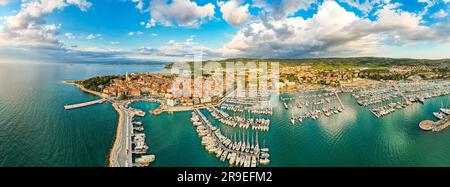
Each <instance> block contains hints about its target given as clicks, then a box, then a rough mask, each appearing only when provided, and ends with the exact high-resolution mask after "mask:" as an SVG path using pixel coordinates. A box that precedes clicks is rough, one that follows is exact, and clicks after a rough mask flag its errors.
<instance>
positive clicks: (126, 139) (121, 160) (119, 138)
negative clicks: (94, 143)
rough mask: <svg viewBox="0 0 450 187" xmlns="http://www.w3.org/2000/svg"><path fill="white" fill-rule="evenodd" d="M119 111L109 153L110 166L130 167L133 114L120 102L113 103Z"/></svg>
mask: <svg viewBox="0 0 450 187" xmlns="http://www.w3.org/2000/svg"><path fill="white" fill-rule="evenodd" d="M113 106H114V108H115V109H116V110H117V112H118V113H119V122H118V126H117V134H116V140H115V141H114V145H113V148H112V150H111V153H110V166H111V167H132V166H133V164H132V153H131V132H132V124H131V123H132V119H133V116H132V114H131V113H130V111H128V110H127V109H126V108H124V107H123V106H122V105H120V104H116V103H114V104H113Z"/></svg>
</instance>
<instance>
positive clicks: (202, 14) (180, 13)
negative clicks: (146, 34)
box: [149, 0, 215, 28]
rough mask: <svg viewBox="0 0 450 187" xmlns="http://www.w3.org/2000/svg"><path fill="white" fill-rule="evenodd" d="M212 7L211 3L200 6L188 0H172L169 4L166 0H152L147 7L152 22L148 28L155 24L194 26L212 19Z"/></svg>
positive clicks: (213, 7)
mask: <svg viewBox="0 0 450 187" xmlns="http://www.w3.org/2000/svg"><path fill="white" fill-rule="evenodd" d="M214 9H215V6H214V5H213V4H211V3H208V4H206V5H203V6H201V5H197V3H196V2H193V1H190V0H172V1H171V2H170V3H169V4H168V2H167V1H166V0H153V1H152V2H151V4H150V8H149V10H150V15H151V17H152V19H151V20H153V22H152V21H151V22H149V23H150V24H149V28H150V27H152V26H154V25H155V24H161V25H164V26H181V27H194V28H195V27H198V26H199V25H200V24H202V23H203V22H204V21H206V20H209V19H212V18H213V17H214V13H215V12H214Z"/></svg>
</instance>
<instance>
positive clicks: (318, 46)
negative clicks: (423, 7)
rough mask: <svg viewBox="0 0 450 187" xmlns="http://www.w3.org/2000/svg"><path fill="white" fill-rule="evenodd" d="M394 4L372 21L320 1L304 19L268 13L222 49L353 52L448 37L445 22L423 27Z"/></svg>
mask: <svg viewBox="0 0 450 187" xmlns="http://www.w3.org/2000/svg"><path fill="white" fill-rule="evenodd" d="M399 6H400V5H399V4H396V3H394V4H387V5H385V6H384V7H382V8H381V9H379V10H377V12H376V13H375V16H376V17H377V18H376V20H369V19H367V18H361V17H358V16H357V15H356V14H355V13H353V12H350V11H347V10H345V9H344V8H343V7H341V6H340V5H339V4H338V3H336V2H335V1H324V2H323V3H322V4H321V5H320V6H319V8H318V11H317V13H316V14H314V15H313V16H312V18H309V19H304V18H302V17H287V18H283V19H275V18H273V17H272V18H271V17H269V18H265V19H261V20H260V21H259V22H255V23H252V24H250V25H248V26H245V27H242V28H241V29H240V30H239V31H238V32H237V34H236V35H234V36H233V38H232V40H231V41H230V42H229V43H227V44H226V45H225V47H224V48H223V51H222V52H223V53H224V54H228V55H230V54H231V56H249V57H264V58H269V57H272V58H301V57H315V56H317V57H319V56H320V57H324V56H358V55H373V54H376V52H377V51H378V50H379V49H380V48H382V47H384V46H386V45H402V44H403V43H404V42H406V43H414V42H427V41H439V40H440V41H448V40H449V35H448V34H444V35H443V33H442V31H444V30H445V29H446V27H448V26H447V25H448V24H441V25H439V26H440V27H441V28H439V29H437V26H438V25H436V26H433V27H428V26H423V25H421V17H420V16H419V15H417V14H414V13H409V12H406V11H403V10H399V9H398V7H399ZM437 31H441V32H440V33H439V32H437ZM447 31H448V29H447Z"/></svg>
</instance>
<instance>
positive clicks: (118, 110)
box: [108, 103, 124, 167]
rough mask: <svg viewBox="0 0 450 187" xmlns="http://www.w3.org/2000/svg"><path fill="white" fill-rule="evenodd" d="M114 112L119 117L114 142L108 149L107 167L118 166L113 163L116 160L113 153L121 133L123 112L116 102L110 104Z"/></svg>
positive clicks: (115, 150)
mask: <svg viewBox="0 0 450 187" xmlns="http://www.w3.org/2000/svg"><path fill="white" fill-rule="evenodd" d="M112 106H113V107H114V109H115V110H116V112H117V113H118V114H119V119H118V120H117V130H116V136H115V138H114V143H113V145H112V147H111V150H110V151H109V156H108V167H119V165H118V164H115V162H117V158H116V155H115V154H114V153H116V152H117V149H118V144H119V142H120V135H121V134H122V128H123V125H124V113H123V111H122V110H120V108H119V106H118V105H117V104H115V103H114V104H112Z"/></svg>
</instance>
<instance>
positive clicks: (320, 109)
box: [280, 92, 345, 125]
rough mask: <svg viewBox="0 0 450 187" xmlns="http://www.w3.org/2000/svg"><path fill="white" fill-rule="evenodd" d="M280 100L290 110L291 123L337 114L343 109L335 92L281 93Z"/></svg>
mask: <svg viewBox="0 0 450 187" xmlns="http://www.w3.org/2000/svg"><path fill="white" fill-rule="evenodd" d="M280 101H281V102H282V103H283V106H284V108H285V109H286V110H289V111H290V113H291V116H290V123H291V124H292V125H295V124H302V123H303V122H304V120H305V119H311V120H318V119H319V118H320V117H321V116H325V117H330V116H332V115H337V114H339V113H342V112H343V111H344V109H345V106H344V104H343V103H342V101H341V99H340V98H339V95H338V93H337V92H308V93H305V92H299V93H296V94H291V95H289V96H286V95H281V96H280Z"/></svg>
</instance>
